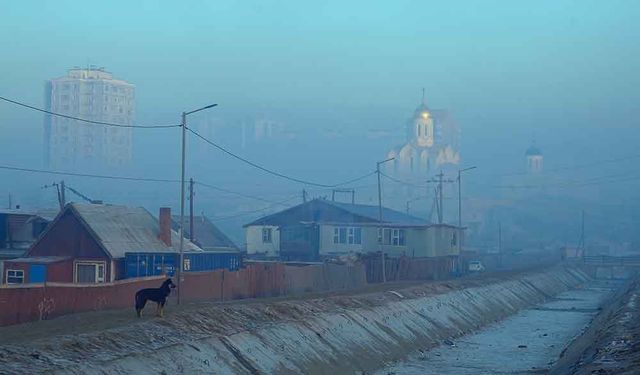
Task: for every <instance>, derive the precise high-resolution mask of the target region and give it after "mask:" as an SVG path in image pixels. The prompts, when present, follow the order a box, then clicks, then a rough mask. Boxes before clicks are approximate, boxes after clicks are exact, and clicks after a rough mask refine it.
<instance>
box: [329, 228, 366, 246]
mask: <svg viewBox="0 0 640 375" xmlns="http://www.w3.org/2000/svg"><path fill="white" fill-rule="evenodd" d="M333 243H335V244H349V245H360V244H362V228H358V227H337V228H333Z"/></svg>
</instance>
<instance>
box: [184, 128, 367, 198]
mask: <svg viewBox="0 0 640 375" xmlns="http://www.w3.org/2000/svg"><path fill="white" fill-rule="evenodd" d="M186 129H187V130H189V131H190V132H191V133H193V135H195V136H196V137H198V138H200V139H201V140H203V141H204V142H206V143H208V144H209V145H211V146H213V147H215V148H217V149H218V150H220V151H222V152H224V153H225V154H227V155H229V156H231V157H233V158H235V159H238V160H240V161H242V162H243V163H246V164H248V165H250V166H252V167H254V168H257V169H259V170H261V171H263V172H266V173H269V174H272V175H274V176H278V177H280V178H284V179H287V180H289V181H293V182H297V183H300V184H304V185H310V186H318V187H324V188H334V187H338V186H342V185H347V184H350V183H352V182H356V181H360V180H362V179H364V178H367V177H369V176H372V175H373V174H374V173H375V172H370V173H367V174H365V175H362V176H360V177H357V178H354V179H351V180H348V181H344V182H341V183H338V184H333V185H329V184H321V183H317V182H312V181H307V180H302V179H299V178H295V177H291V176H287V175H285V174H282V173H279V172H276V171H274V170H271V169H268V168H266V167H263V166H261V165H259V164H256V163H254V162H252V161H250V160H248V159H245V158H243V157H242V156H240V155H237V154H235V153H233V152H231V151H229V150H227V149H226V148H224V147H222V146H220V145H219V144H217V143H215V142H213V141H211V140H209V139H207V138H206V137H204V136H203V135H201V134H200V133H198V132H197V131H195V130H193V129H191V128H189V127H187V128H186Z"/></svg>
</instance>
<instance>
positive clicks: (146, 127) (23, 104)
mask: <svg viewBox="0 0 640 375" xmlns="http://www.w3.org/2000/svg"><path fill="white" fill-rule="evenodd" d="M0 100H4V101H5V102H8V103H11V104H15V105H17V106H20V107H24V108H28V109H32V110H34V111H38V112H42V113H46V114H49V115H52V116H58V117H64V118H68V119H71V120H76V121H81V122H86V123H89V124H96V125H105V126H114V127H118V128H138V129H161V128H179V127H180V126H182V125H181V124H174V125H147V126H143V125H124V124H116V123H113V122H104V121H94V120H88V119H84V118H80V117H75V116H70V115H65V114H62V113H57V112H52V111H48V110H46V109H42V108H38V107H34V106H32V105H29V104H26V103H22V102H18V101H16V100H12V99H9V98H5V97H3V96H0Z"/></svg>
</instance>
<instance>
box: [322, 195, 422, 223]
mask: <svg viewBox="0 0 640 375" xmlns="http://www.w3.org/2000/svg"><path fill="white" fill-rule="evenodd" d="M324 202H325V203H328V204H330V205H332V206H335V207H339V208H341V209H343V210H345V211H349V212H351V213H353V214H354V215H358V216H363V217H367V218H370V219H373V220H378V216H379V211H378V210H379V208H378V206H370V205H366V204H351V203H344V202H333V201H324ZM382 221H383V222H385V223H394V224H405V225H427V224H428V222H427V221H426V220H424V219H420V218H418V217H415V216H411V215H407V214H405V213H402V212H400V211H396V210H392V209H390V208H387V207H382Z"/></svg>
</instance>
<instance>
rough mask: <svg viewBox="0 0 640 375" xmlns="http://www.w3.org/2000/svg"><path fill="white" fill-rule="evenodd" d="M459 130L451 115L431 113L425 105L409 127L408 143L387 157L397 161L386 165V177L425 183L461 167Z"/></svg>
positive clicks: (412, 119)
mask: <svg viewBox="0 0 640 375" xmlns="http://www.w3.org/2000/svg"><path fill="white" fill-rule="evenodd" d="M459 147H460V129H459V128H458V126H457V125H456V123H455V122H454V121H453V119H452V118H451V115H450V114H449V113H448V112H447V111H445V110H440V109H430V108H429V107H428V106H427V104H426V101H425V99H424V92H423V95H422V102H421V103H420V105H419V106H418V107H417V108H416V110H415V111H414V112H413V116H412V117H411V118H410V119H409V120H408V121H407V124H406V142H405V143H404V144H402V145H399V146H397V147H395V148H393V149H392V150H391V151H389V152H388V153H387V158H394V160H393V162H392V163H388V164H387V173H390V174H392V175H394V176H396V177H403V178H405V179H409V180H416V181H417V180H424V178H426V177H427V176H429V175H430V174H433V173H437V172H439V171H440V170H441V169H449V167H452V166H453V167H455V166H457V165H458V164H459V163H460V149H459Z"/></svg>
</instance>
